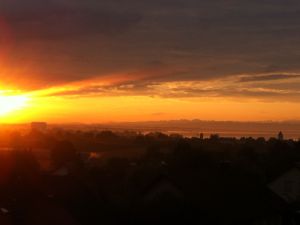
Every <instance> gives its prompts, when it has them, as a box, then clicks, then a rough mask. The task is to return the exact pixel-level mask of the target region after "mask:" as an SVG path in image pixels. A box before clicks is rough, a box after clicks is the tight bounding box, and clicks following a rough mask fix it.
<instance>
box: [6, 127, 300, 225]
mask: <svg viewBox="0 0 300 225" xmlns="http://www.w3.org/2000/svg"><path fill="white" fill-rule="evenodd" d="M0 144H1V146H2V149H3V150H2V151H1V153H0V224H1V225H2V224H4V225H6V224H24V225H25V224H26V225H36V224H38V225H48V224H49V225H50V224H51V225H65V224H68V225H69V224H81V225H90V224H104V225H106V224H107V225H108V224H109V225H110V224H111V225H114V224H122V225H125V224H139V225H140V224H145V225H147V224H149V225H150V224H156V225H159V224H164V225H165V224H216V225H218V224H220V225H230V224H232V225H242V224H243V225H244V224H246V225H247V224H249V225H250V224H251V225H252V224H253V225H254V224H255V225H256V224H268V225H269V224H270V225H273V224H274V225H281V224H287V225H289V224H291V225H292V224H300V211H299V210H300V207H299V206H300V182H299V181H300V164H299V162H300V142H299V141H293V140H283V139H282V137H280V136H279V139H278V138H276V139H275V138H272V139H270V140H265V139H264V138H259V139H252V138H241V139H235V138H220V137H219V136H218V135H212V136H211V137H210V138H206V139H205V138H202V137H201V138H200V137H199V138H189V139H188V138H183V137H181V136H180V135H170V136H168V135H164V134H161V133H150V134H147V135H142V134H136V133H132V132H123V133H118V134H115V133H112V132H109V131H87V132H82V131H76V132H75V131H72V132H71V131H63V130H56V131H54V130H53V131H48V132H44V133H43V132H38V131H32V132H30V133H26V134H19V133H16V132H14V133H9V134H8V133H5V132H2V133H1V135H0Z"/></svg>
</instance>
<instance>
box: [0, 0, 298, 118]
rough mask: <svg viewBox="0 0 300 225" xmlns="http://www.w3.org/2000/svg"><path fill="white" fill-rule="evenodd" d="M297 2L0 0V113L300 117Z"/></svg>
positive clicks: (33, 115)
mask: <svg viewBox="0 0 300 225" xmlns="http://www.w3.org/2000/svg"><path fill="white" fill-rule="evenodd" d="M299 11H300V2H299V1H289V2H288V3H286V2H284V1H273V2H272V4H271V3H270V1H260V0H252V1H243V0H231V1H227V0H218V1H213V0H202V1H199V0H173V1H167V0H166V1H162V0H152V1H146V0H139V1H136V0H128V1H119V0H102V1H94V0H85V1H79V0H43V1H41V0H27V1H26V2H25V1H23V0H14V1H11V0H1V1H0V34H1V35H0V107H1V108H0V123H2V122H4V123H5V122H30V121H36V120H42V121H48V122H53V123H55V122H59V123H63V122H86V123H92V122H108V121H144V120H170V119H203V120H247V121H249V120H251V121H256V120H300V116H299V113H298V112H299V109H300V106H299V105H300V104H299V102H300V64H299V61H300V54H299V52H300V40H299V38H298V37H299V35H300V30H299V26H300V17H299V13H298V12H299Z"/></svg>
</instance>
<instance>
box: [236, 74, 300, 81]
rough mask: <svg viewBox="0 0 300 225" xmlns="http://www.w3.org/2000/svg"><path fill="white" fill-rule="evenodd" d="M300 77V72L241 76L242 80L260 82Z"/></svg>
mask: <svg viewBox="0 0 300 225" xmlns="http://www.w3.org/2000/svg"><path fill="white" fill-rule="evenodd" d="M297 78H298V79H299V78H300V75H299V74H266V75H248V76H243V77H241V78H240V80H239V81H240V82H259V81H273V80H285V79H297Z"/></svg>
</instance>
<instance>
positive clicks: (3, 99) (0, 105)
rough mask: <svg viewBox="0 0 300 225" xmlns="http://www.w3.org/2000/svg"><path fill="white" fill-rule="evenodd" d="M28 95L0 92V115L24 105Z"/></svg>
mask: <svg viewBox="0 0 300 225" xmlns="http://www.w3.org/2000/svg"><path fill="white" fill-rule="evenodd" d="M28 100H29V97H27V96H24V95H2V94H1V93H0V116H3V115H7V114H9V113H11V112H13V111H16V110H20V109H22V108H24V107H26V105H27V102H28Z"/></svg>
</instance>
